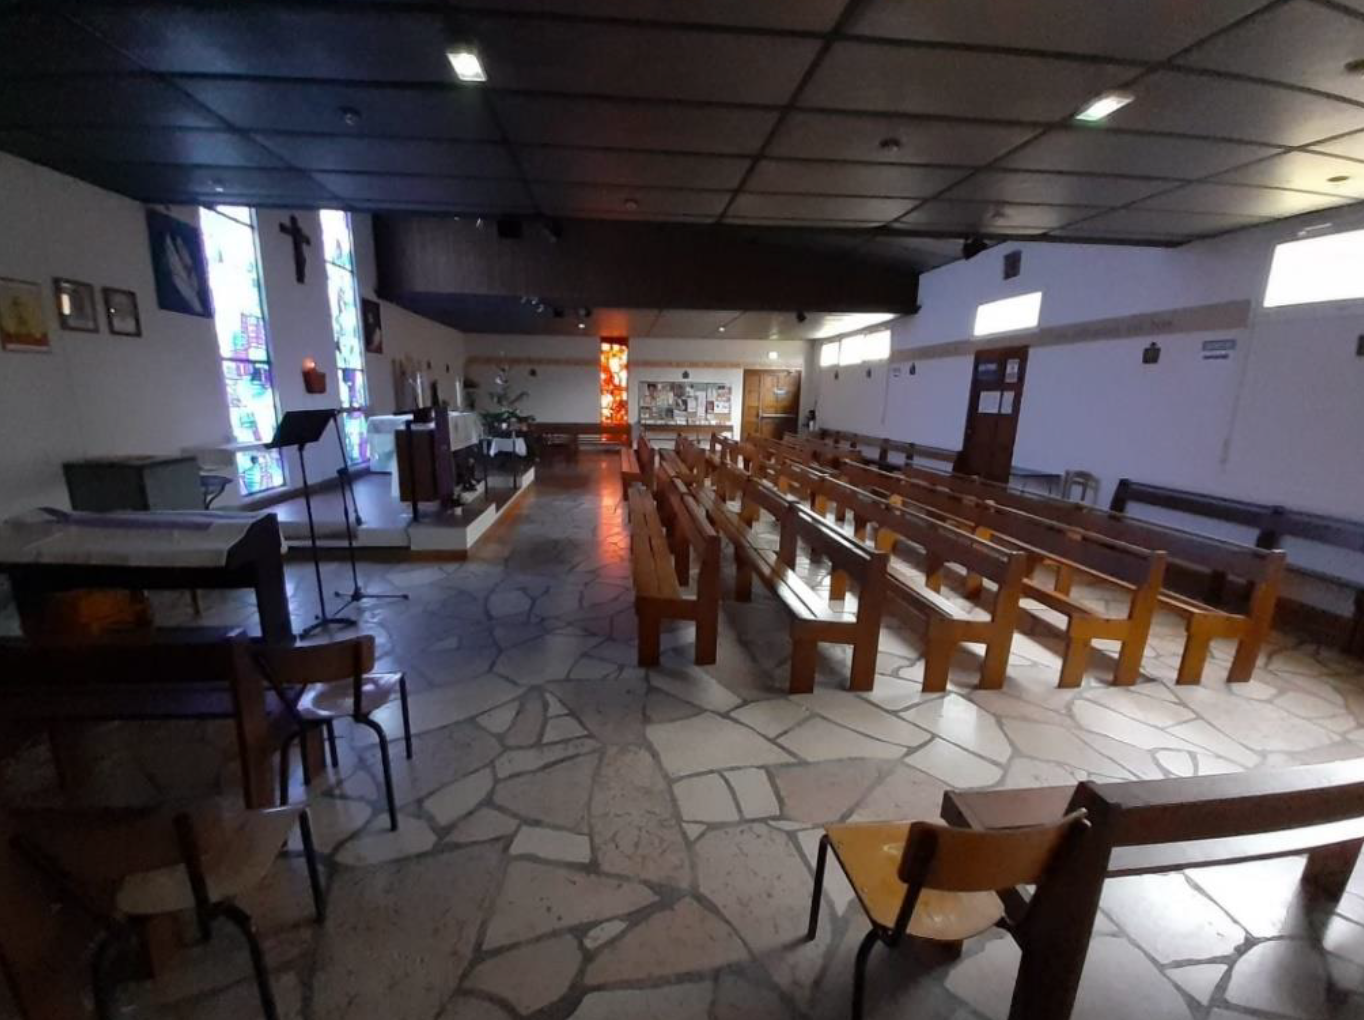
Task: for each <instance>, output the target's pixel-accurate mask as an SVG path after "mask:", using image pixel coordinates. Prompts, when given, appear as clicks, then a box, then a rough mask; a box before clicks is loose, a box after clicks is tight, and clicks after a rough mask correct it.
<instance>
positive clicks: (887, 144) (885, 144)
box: [876, 137, 901, 152]
mask: <svg viewBox="0 0 1364 1020" xmlns="http://www.w3.org/2000/svg"><path fill="white" fill-rule="evenodd" d="M900 144H901V143H900V139H898V138H895V137H890V138H882V139H881V140H880V141H879V142H877V143H876V147H877V148H878V149H880V150H881V151H882V152H899V151H900Z"/></svg>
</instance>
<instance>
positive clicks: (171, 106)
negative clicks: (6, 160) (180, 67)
mask: <svg viewBox="0 0 1364 1020" xmlns="http://www.w3.org/2000/svg"><path fill="white" fill-rule="evenodd" d="M53 124H63V125H65V124H90V125H97V126H104V127H107V126H110V125H120V126H123V125H136V126H139V127H141V126H144V125H153V126H158V125H159V126H165V127H207V128H216V127H222V121H221V120H219V119H218V118H217V117H215V116H213V115H212V114H211V113H209V112H208V111H207V110H205V109H204V108H203V107H202V106H200V105H199V104H198V103H196V102H194V100H193V99H190V98H188V97H186V96H185V95H184V94H182V93H181V92H180V91H179V90H177V89H175V88H173V87H172V86H170V85H167V84H166V83H165V82H163V81H160V80H158V79H156V78H152V77H146V76H142V77H134V76H128V75H123V76H109V77H104V76H100V75H92V76H89V77H71V78H34V79H26V80H15V81H5V80H4V79H0V126H6V125H53Z"/></svg>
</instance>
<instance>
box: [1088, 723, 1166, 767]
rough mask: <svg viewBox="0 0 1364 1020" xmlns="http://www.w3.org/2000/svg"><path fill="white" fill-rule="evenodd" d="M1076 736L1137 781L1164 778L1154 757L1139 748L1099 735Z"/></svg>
mask: <svg viewBox="0 0 1364 1020" xmlns="http://www.w3.org/2000/svg"><path fill="white" fill-rule="evenodd" d="M1076 736H1078V737H1079V738H1080V739H1081V740H1083V741H1084V742H1085V743H1086V744H1088V745H1089V746H1090V747H1092V748H1094V750H1096V751H1098V752H1099V753H1100V754H1102V755H1105V756H1106V757H1108V758H1111V759H1113V760H1114V761H1115V762H1117V763H1118V764H1119V765H1121V766H1122V767H1123V768H1124V769H1126V770H1127V771H1128V772H1129V773H1131V774H1132V775H1133V776H1135V777H1136V778H1138V779H1164V778H1165V773H1164V772H1162V771H1161V770H1160V766H1159V765H1157V764H1156V760H1155V758H1154V756H1153V755H1152V754H1151V752H1149V751H1143V750H1142V749H1141V748H1140V747H1133V746H1132V745H1131V744H1125V743H1123V742H1122V741H1121V740H1116V739H1114V738H1113V737H1106V736H1104V735H1103V734H1101V733H1090V732H1088V731H1086V730H1080V731H1079V732H1078V733H1077V734H1076Z"/></svg>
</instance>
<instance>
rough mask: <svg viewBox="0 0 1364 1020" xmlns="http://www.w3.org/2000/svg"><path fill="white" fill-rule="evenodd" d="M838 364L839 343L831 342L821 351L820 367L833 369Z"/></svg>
mask: <svg viewBox="0 0 1364 1020" xmlns="http://www.w3.org/2000/svg"><path fill="white" fill-rule="evenodd" d="M837 364H838V341H837V340H830V341H829V342H828V343H827V344H824V345H822V346H821V347H820V349H819V367H820V368H833V367H834V366H836V365H837Z"/></svg>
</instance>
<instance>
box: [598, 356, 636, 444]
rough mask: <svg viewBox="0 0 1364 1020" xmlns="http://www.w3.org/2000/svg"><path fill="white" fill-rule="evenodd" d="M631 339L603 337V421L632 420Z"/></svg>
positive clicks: (613, 422)
mask: <svg viewBox="0 0 1364 1020" xmlns="http://www.w3.org/2000/svg"><path fill="white" fill-rule="evenodd" d="M629 362H630V341H629V339H628V338H626V337H611V338H610V339H607V338H605V337H603V338H602V342H601V423H602V424H603V425H625V424H628V423H629V421H630V393H629V378H628V377H629Z"/></svg>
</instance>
